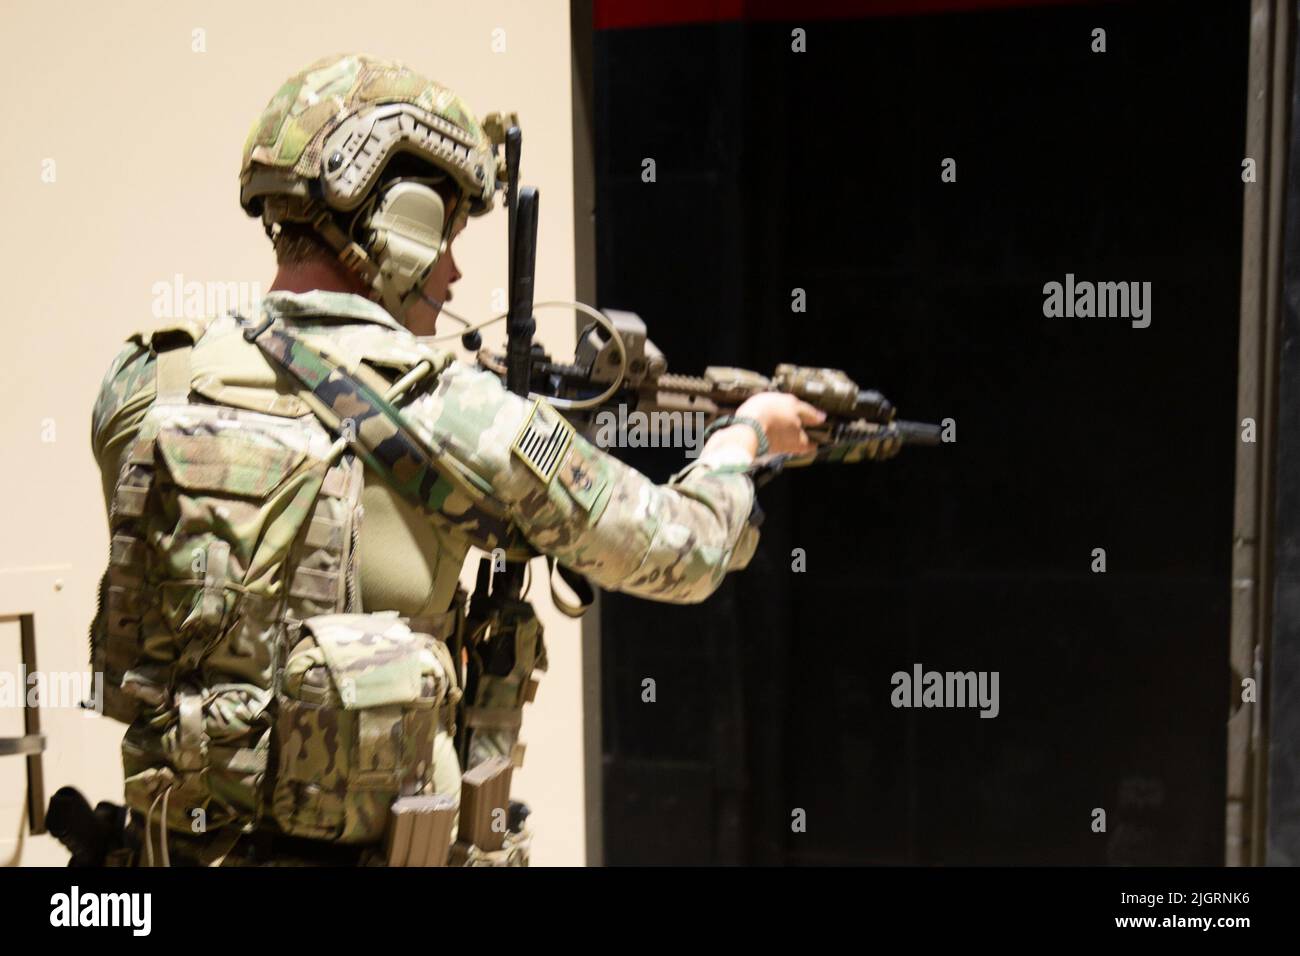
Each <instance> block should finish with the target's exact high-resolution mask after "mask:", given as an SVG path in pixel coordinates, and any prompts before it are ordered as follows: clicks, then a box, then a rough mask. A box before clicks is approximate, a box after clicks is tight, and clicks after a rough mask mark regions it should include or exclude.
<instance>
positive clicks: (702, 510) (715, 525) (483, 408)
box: [403, 363, 758, 603]
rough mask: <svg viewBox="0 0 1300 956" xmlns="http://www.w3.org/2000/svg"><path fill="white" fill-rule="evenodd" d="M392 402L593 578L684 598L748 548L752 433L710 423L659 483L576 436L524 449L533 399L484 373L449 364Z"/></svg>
mask: <svg viewBox="0 0 1300 956" xmlns="http://www.w3.org/2000/svg"><path fill="white" fill-rule="evenodd" d="M403 413H404V415H405V416H406V418H407V419H408V421H410V422H411V424H413V425H414V426H415V427H416V428H418V429H420V430H421V431H422V432H423V433H424V434H423V437H424V438H425V439H426V440H427V441H428V442H429V443H430V444H431V445H432V446H434V447H436V448H440V449H442V450H444V451H445V453H447V454H450V455H452V456H453V457H455V458H456V459H458V460H460V461H461V462H463V463H464V464H465V465H467V466H469V468H470V469H471V470H472V471H474V472H475V473H476V474H477V475H479V476H480V477H482V478H483V479H485V480H486V481H487V482H488V483H489V484H490V485H491V488H492V495H493V497H494V498H496V499H497V500H498V501H500V502H501V503H502V504H504V505H505V506H506V507H507V508H508V509H509V511H510V514H511V516H512V518H513V519H514V520H515V522H516V523H517V524H518V526H519V528H520V529H521V530H522V531H523V533H524V535H525V536H526V537H527V538H528V540H529V541H530V542H531V543H532V545H533V546H534V547H535V548H537V549H538V550H539V551H541V552H543V553H544V554H549V555H552V556H554V557H555V558H556V559H557V560H558V561H559V562H560V563H561V564H563V565H565V566H567V567H569V568H572V569H573V570H575V571H578V572H580V573H582V574H584V575H586V576H587V577H588V578H590V579H591V580H592V581H594V582H595V583H597V584H599V585H600V586H601V587H604V588H607V589H609V590H616V591H624V592H627V593H629V594H635V595H638V596H641V597H646V598H650V599H653V600H658V601H669V602H674V603H693V602H697V601H702V600H704V599H705V598H707V597H708V596H709V595H710V594H712V593H713V592H714V591H715V590H716V589H717V587H718V585H719V584H720V583H721V582H722V579H723V577H724V576H725V575H726V573H727V572H728V571H732V570H736V569H739V568H743V567H745V566H746V565H747V564H748V563H749V560H750V558H751V557H752V556H753V553H754V548H755V545H756V544H757V542H758V530H757V526H756V522H755V515H756V514H757V511H756V509H755V501H754V485H753V482H752V481H751V480H750V478H749V476H748V474H747V469H748V467H749V465H750V464H751V461H752V443H751V445H750V447H749V448H748V449H747V448H746V447H745V446H744V444H743V443H742V442H737V441H727V440H725V439H726V438H727V437H728V436H726V435H723V434H719V435H717V436H715V437H714V439H713V440H711V441H710V442H709V443H708V445H706V447H705V449H704V450H703V451H702V452H701V454H700V456H699V458H697V459H696V460H695V461H694V462H693V463H692V464H691V465H690V466H689V467H687V468H686V469H685V470H684V471H682V472H681V473H679V474H678V475H676V476H674V478H673V479H672V480H671V481H670V482H669V483H668V484H664V485H656V484H655V483H654V482H652V481H651V480H650V479H649V478H647V477H646V476H645V475H643V474H641V473H640V472H638V471H636V470H635V469H633V468H630V467H628V466H627V465H625V464H623V463H622V462H620V461H618V460H617V459H615V458H614V457H613V456H611V455H609V454H607V453H605V452H603V451H601V450H600V449H598V448H596V447H595V446H594V445H592V444H591V443H590V442H588V441H586V440H585V439H583V438H582V437H581V436H579V435H574V436H573V437H572V439H571V441H570V442H569V444H568V447H567V449H566V450H564V451H563V453H562V454H561V455H560V456H559V458H558V460H556V461H550V462H548V461H547V460H546V458H545V453H544V452H543V453H542V456H541V459H540V460H538V459H537V458H534V459H531V460H530V456H529V452H528V449H527V448H526V447H525V448H521V447H518V446H517V444H516V438H517V437H518V436H519V434H520V431H521V429H522V427H523V425H524V423H525V421H526V419H527V418H528V416H529V415H531V414H533V413H534V404H533V403H532V402H530V401H526V400H524V399H522V398H520V397H519V396H517V395H514V394H511V393H510V392H507V391H506V390H505V389H504V388H503V387H502V385H501V383H500V380H499V379H498V378H497V377H496V376H494V375H492V374H490V373H488V372H484V371H482V370H479V369H476V368H471V367H469V366H465V365H461V364H459V363H457V364H454V365H452V366H451V367H449V368H448V369H447V370H446V371H444V372H443V373H442V375H441V376H440V378H439V381H438V384H437V386H436V388H435V389H433V390H432V391H431V392H430V393H428V394H425V395H423V396H421V397H419V398H418V399H416V400H415V401H413V402H411V403H410V404H408V405H406V406H405V407H404V408H403ZM537 414H539V415H542V416H543V417H544V418H545V422H544V423H542V424H543V425H544V427H542V428H541V429H539V430H540V431H543V432H549V431H551V430H552V428H553V426H554V423H555V422H556V421H558V420H559V416H558V413H556V412H555V411H554V410H553V409H550V408H549V406H543V407H541V408H540V410H539V411H538V412H537ZM742 430H743V427H742ZM525 444H526V443H525ZM538 465H540V467H537V466H538ZM539 471H540V472H543V473H544V474H549V475H550V477H549V478H548V477H543V475H542V474H539V473H538V472H539Z"/></svg>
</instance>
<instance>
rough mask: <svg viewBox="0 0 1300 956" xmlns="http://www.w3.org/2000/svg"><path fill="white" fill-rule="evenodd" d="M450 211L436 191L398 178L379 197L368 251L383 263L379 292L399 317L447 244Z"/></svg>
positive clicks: (377, 283) (369, 225)
mask: <svg viewBox="0 0 1300 956" xmlns="http://www.w3.org/2000/svg"><path fill="white" fill-rule="evenodd" d="M446 226H447V209H446V205H445V204H444V203H443V200H442V196H440V195H439V194H438V192H437V190H435V189H432V188H431V187H429V186H427V185H425V184H424V183H419V182H411V181H409V180H399V181H398V182H395V183H393V184H392V185H391V186H389V187H388V188H387V189H385V190H384V192H383V194H382V195H381V196H380V197H379V199H378V202H377V203H376V204H375V211H374V212H373V213H372V214H371V216H370V218H369V221H368V222H366V223H365V224H364V228H365V229H366V230H367V231H368V232H369V233H370V235H371V236H372V237H373V238H372V239H371V241H370V243H369V245H370V248H369V249H368V250H367V251H368V252H369V254H370V255H371V256H372V257H373V258H374V260H375V263H376V265H377V266H378V267H379V271H378V274H377V275H376V276H375V282H374V284H375V291H376V292H378V293H379V295H380V301H381V302H382V303H383V304H384V307H385V308H386V309H388V311H389V312H391V313H392V314H393V315H395V316H397V317H398V318H402V317H403V312H404V311H405V309H406V307H407V306H408V304H409V303H410V302H411V301H413V300H415V299H417V298H418V296H416V295H413V294H412V293H413V292H415V291H418V289H419V288H420V286H421V285H422V284H423V282H424V279H425V277H426V276H427V275H428V274H429V270H430V269H432V268H433V266H434V263H436V262H437V261H438V257H439V256H440V255H441V254H442V250H443V248H444V246H445V242H446Z"/></svg>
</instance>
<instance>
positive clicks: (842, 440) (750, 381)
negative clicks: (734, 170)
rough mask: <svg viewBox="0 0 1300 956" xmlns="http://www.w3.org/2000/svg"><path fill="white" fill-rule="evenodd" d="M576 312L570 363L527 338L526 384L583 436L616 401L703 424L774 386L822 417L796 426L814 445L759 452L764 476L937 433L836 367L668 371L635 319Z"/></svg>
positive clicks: (514, 342) (888, 450) (864, 456)
mask: <svg viewBox="0 0 1300 956" xmlns="http://www.w3.org/2000/svg"><path fill="white" fill-rule="evenodd" d="M542 304H545V303H542ZM570 304H571V305H572V304H574V303H570ZM581 311H583V312H586V313H587V314H588V315H590V316H591V317H592V318H593V319H595V320H596V321H594V322H593V323H592V324H591V325H588V326H587V327H586V328H585V329H584V330H583V332H582V334H581V335H580V336H579V338H578V347H577V349H576V350H575V353H574V359H573V362H571V363H558V362H555V361H553V360H552V359H551V357H550V356H549V355H548V354H546V352H545V351H544V350H543V349H542V348H541V347H540V346H538V345H536V344H534V345H532V348H531V353H530V354H531V369H530V372H529V380H528V381H529V383H528V390H529V391H531V392H532V393H534V394H537V395H542V396H544V397H546V398H547V399H548V400H549V401H550V402H551V404H553V405H554V406H555V407H556V408H557V409H558V410H559V411H560V412H562V413H563V414H564V415H565V416H566V417H567V418H568V419H569V420H570V421H571V422H572V423H573V424H574V425H575V427H577V428H578V429H579V430H580V431H583V432H584V433H585V434H586V435H587V437H588V438H591V437H592V433H593V431H594V426H595V425H596V424H597V422H598V420H599V419H600V417H601V415H602V413H609V412H610V411H611V410H613V409H616V408H618V407H619V406H624V407H625V408H627V409H629V410H633V411H637V412H640V413H642V414H644V415H647V416H650V417H651V420H652V421H661V420H663V419H660V418H659V417H658V416H662V415H664V414H665V413H667V414H668V415H669V416H673V415H678V416H682V415H694V416H698V418H697V421H699V422H700V423H701V425H702V426H707V425H708V424H710V423H711V422H713V421H714V420H716V419H717V418H719V417H721V416H723V415H727V414H730V413H732V412H734V411H735V410H736V408H738V407H739V406H740V404H741V403H743V402H744V401H745V399H747V398H749V397H750V396H751V395H755V394H757V393H759V392H765V391H781V392H789V393H791V394H793V395H795V396H797V397H799V398H801V399H802V400H804V401H805V402H807V403H809V404H810V405H813V406H814V407H816V408H819V409H821V410H822V411H824V412H825V413H826V421H825V422H823V423H822V424H821V425H814V426H808V427H807V428H805V431H806V432H807V434H808V437H809V439H810V440H812V441H813V442H814V443H815V444H816V445H817V446H818V447H817V450H816V451H815V452H813V453H810V454H806V455H800V456H794V455H770V456H767V457H766V458H765V459H763V461H761V462H760V463H759V466H760V473H766V475H767V476H769V477H770V475H771V474H774V473H775V472H776V471H779V470H780V468H782V467H797V466H802V465H809V464H812V463H814V462H834V463H846V464H847V463H853V462H858V461H862V460H883V459H886V458H891V457H893V455H895V454H897V452H898V450H899V448H901V447H902V446H903V445H905V444H906V445H938V444H939V443H940V442H941V440H942V437H941V436H942V429H941V428H940V427H939V426H938V425H930V424H926V423H923V422H911V421H903V420H900V419H898V418H897V417H896V413H895V410H894V406H893V405H892V404H890V402H889V400H888V399H886V398H885V397H884V396H883V395H882V394H880V392H876V391H866V390H862V389H859V388H858V386H857V384H856V383H855V382H854V381H853V380H852V379H850V378H849V377H848V375H846V374H845V373H844V372H842V371H840V370H838V369H830V368H810V367H806V366H799V365H778V366H777V368H776V371H775V373H774V374H773V375H772V376H771V377H770V378H769V377H767V376H764V375H761V374H759V373H758V372H754V371H750V370H749V369H741V368H729V367H721V366H710V367H709V368H706V369H705V370H704V374H703V375H701V376H691V375H678V374H673V373H670V372H669V371H668V361H667V359H666V358H665V357H664V355H663V353H662V352H661V351H660V350H659V349H658V348H657V347H656V346H655V344H654V343H653V342H652V341H650V339H649V338H647V336H646V326H645V322H643V321H642V320H641V318H640V317H639V316H637V315H635V314H634V313H632V312H622V311H618V310H614V309H609V310H606V312H604V313H603V314H602V313H598V312H596V311H595V310H594V309H589V308H588V307H583V308H582V310H581ZM602 320H604V321H603V322H602ZM602 326H603V327H602ZM518 342H519V340H518V338H517V337H515V336H512V337H511V349H512V351H511V352H510V354H509V359H510V360H511V361H513V362H514V363H518V362H519V361H520V360H519V358H518V357H517V356H519V354H520V351H521V350H520V346H519V344H518ZM478 362H479V365H480V366H481V367H483V368H485V369H488V370H490V371H492V372H494V373H496V374H497V375H499V376H501V377H502V378H503V379H505V378H506V377H507V376H508V374H509V373H511V372H513V373H514V374H516V375H518V374H519V373H518V371H517V369H518V364H515V365H514V366H513V367H511V363H510V361H507V357H506V356H503V355H501V354H499V353H493V352H489V351H487V350H486V349H479V350H478ZM516 380H517V379H516ZM512 390H513V389H512ZM702 430H703V429H702V428H701V429H698V430H696V434H697V435H698V434H699V433H700V431H702ZM597 443H598V444H599V442H597Z"/></svg>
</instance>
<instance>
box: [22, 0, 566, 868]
mask: <svg viewBox="0 0 1300 956" xmlns="http://www.w3.org/2000/svg"><path fill="white" fill-rule="evenodd" d="M302 9H304V8H303V7H302V5H292V4H277V3H268V2H265V0H262V2H250V0H235V2H227V3H221V4H217V3H206V4H201V5H199V4H178V3H173V2H133V3H129V4H102V3H93V2H89V0H86V2H80V3H55V2H50V0H38V2H32V0H6V3H5V4H4V6H3V8H2V10H0V75H2V76H3V79H4V84H3V87H2V89H3V90H4V91H5V94H4V100H3V102H2V103H0V128H3V130H4V140H5V143H6V148H5V149H4V150H3V151H0V196H2V197H3V204H2V205H0V208H3V209H4V212H5V218H4V227H3V228H0V262H3V263H4V275H5V277H6V292H5V314H4V316H3V320H2V321H3V326H2V328H3V339H2V340H0V341H3V348H2V349H0V382H2V383H3V386H4V395H3V399H2V400H0V435H3V438H4V444H3V447H4V462H5V467H4V468H0V528H2V529H3V530H2V531H0V541H3V542H4V547H3V548H0V617H2V616H3V615H6V614H16V613H27V612H34V613H35V614H36V615H37V619H36V626H37V639H38V653H39V664H40V666H41V668H42V669H43V670H65V671H73V670H81V669H84V668H85V666H86V661H85V658H86V636H85V635H86V623H87V622H88V621H89V619H90V617H91V614H92V611H93V604H94V587H95V581H96V580H97V577H98V575H99V573H100V570H101V568H102V565H103V563H104V560H105V558H106V552H107V534H106V530H105V521H104V515H103V506H102V503H101V502H100V500H99V488H98V477H97V472H96V469H95V465H94V462H93V460H92V458H91V455H90V451H89V443H88V432H89V419H90V409H91V406H92V404H93V402H94V397H95V394H96V391H97V389H98V386H99V382H100V379H101V377H102V375H103V373H104V370H105V368H106V366H107V364H108V362H109V360H110V359H111V358H112V356H113V355H114V354H115V352H116V351H117V349H118V347H119V345H120V343H121V342H122V340H123V339H124V338H125V337H126V336H127V335H128V334H129V333H130V332H132V331H133V330H135V329H136V328H140V327H145V326H148V325H150V324H152V323H153V322H154V321H155V320H154V318H153V308H154V305H155V288H154V287H155V284H157V283H171V282H172V281H173V278H174V276H175V275H176V274H178V273H179V274H180V275H182V276H183V277H184V279H185V280H186V281H199V282H243V283H247V284H249V285H252V284H255V283H260V285H261V287H262V288H265V286H266V285H267V284H269V282H270V280H271V272H272V266H273V260H272V258H271V255H270V251H269V246H268V245H267V243H266V240H265V237H264V236H263V234H262V231H261V227H260V225H259V224H258V223H257V222H256V221H254V220H251V219H248V218H246V217H245V216H244V214H243V212H242V211H241V210H240V208H239V204H238V187H237V174H238V166H239V149H240V146H241V145H242V143H243V140H244V137H245V135H246V134H247V132H248V129H249V127H250V125H251V124H252V122H253V120H254V118H255V117H256V116H257V114H258V113H259V112H260V110H261V109H262V107H263V105H264V104H265V103H266V101H267V100H268V99H269V98H270V96H271V95H272V93H274V92H275V90H276V88H277V87H278V86H279V84H280V82H281V81H282V80H283V79H284V78H285V77H286V76H288V75H289V74H290V73H293V72H295V71H296V70H298V69H300V68H301V67H302V66H305V65H306V64H307V63H309V62H311V61H312V60H314V59H316V58H318V57H320V56H323V55H326V54H329V53H334V52H341V51H347V50H356V51H363V52H370V53H374V54H376V55H380V56H389V57H395V58H398V59H402V60H405V61H407V62H409V63H410V64H411V65H412V66H414V67H416V68H417V69H420V70H421V71H423V72H425V73H427V74H429V75H430V76H432V77H434V78H435V79H438V80H440V81H442V82H444V83H446V84H448V85H449V86H452V87H453V88H454V89H456V90H457V91H458V92H460V93H461V94H462V95H463V96H464V97H465V98H466V100H467V101H468V102H469V103H470V104H471V105H472V106H473V107H474V108H476V109H477V110H478V111H479V112H480V113H486V112H488V111H490V110H493V109H502V110H511V109H513V110H517V111H518V113H519V115H520V118H521V121H522V126H523V130H524V177H523V178H524V181H525V182H527V183H530V184H533V185H536V186H537V187H539V189H540V190H541V194H542V203H541V225H540V235H541V242H540V243H539V253H538V264H537V291H538V298H539V300H540V299H548V298H571V297H572V292H573V274H574V270H573V216H572V209H573V196H572V156H571V150H572V131H571V109H570V80H569V35H568V6H567V4H566V3H564V2H562V0H515V2H500V0H498V2H481V3H473V4H466V3H450V2H443V0H417V2H409V0H389V2H385V3H382V4H374V5H366V4H361V5H357V4H355V3H349V2H342V0H322V2H319V3H317V4H313V5H312V6H311V8H310V9H311V10H312V15H311V16H310V17H304V16H299V15H298V14H297V11H299V10H302ZM371 11H375V13H374V14H373V15H372V14H371ZM196 30H202V31H204V33H203V38H202V39H203V43H204V44H205V46H206V50H205V51H204V52H195V50H194V49H193V47H194V44H195V33H194V31H196ZM503 43H504V50H500V49H499V48H500V47H501V46H502V44H503ZM494 48H495V49H494ZM47 160H53V173H54V181H53V182H44V181H43V179H42V176H43V173H44V174H47V175H48V171H49V166H48V165H47V163H46V161H47ZM456 258H457V261H458V263H459V264H460V266H461V268H462V270H463V271H464V273H465V278H464V279H463V280H462V282H461V283H460V285H459V286H458V287H457V290H456V306H457V307H458V308H459V309H460V310H461V311H463V312H466V313H468V314H470V315H476V316H486V315H489V314H491V310H492V305H493V292H494V289H497V288H500V287H501V286H503V285H504V284H505V223H504V214H502V213H500V212H497V213H494V214H493V215H492V216H490V217H487V218H486V219H483V220H476V221H475V222H474V223H473V224H472V225H471V228H469V229H468V230H467V231H466V232H465V233H464V235H463V237H462V238H461V239H460V241H459V242H458V244H457V256H456ZM539 326H540V331H541V334H542V335H543V336H544V337H545V338H546V341H547V343H548V344H549V345H551V346H552V348H553V349H554V351H556V352H561V353H562V352H564V351H565V350H567V349H571V347H572V340H573V321H572V318H571V317H570V316H569V315H568V314H565V313H558V312H556V313H547V314H544V315H541V316H539ZM502 334H503V333H498V332H493V333H492V334H490V335H487V336H486V341H487V342H488V343H490V344H494V343H496V342H497V341H498V340H499V338H500V336H501V335H502ZM539 570H540V568H534V573H535V576H537V572H538V571H539ZM533 594H534V596H535V597H537V598H538V603H539V605H540V606H541V610H542V614H543V617H544V620H545V623H546V627H547V637H548V646H549V650H550V660H551V672H550V674H549V675H548V677H547V679H546V681H545V682H544V683H543V686H542V688H541V691H540V692H539V695H538V700H537V703H535V704H533V705H530V707H529V710H528V712H527V714H526V721H525V725H524V736H525V738H526V739H527V741H528V743H529V748H528V759H527V762H526V765H525V767H524V769H523V770H522V771H520V772H519V773H518V774H517V775H516V784H515V788H514V789H515V793H516V794H517V795H519V796H521V797H523V798H524V799H527V800H528V801H529V802H530V803H531V804H532V806H533V810H534V817H533V823H534V825H535V829H536V830H537V831H538V836H537V839H536V842H535V857H534V859H535V862H536V863H539V864H561V865H576V864H581V863H582V862H583V860H584V847H583V766H582V708H581V699H582V697H581V684H580V679H579V677H580V667H581V653H580V651H581V648H580V644H579V636H578V628H577V627H576V626H575V625H573V624H572V623H571V622H569V621H567V620H564V619H562V618H558V616H557V615H556V614H555V613H554V612H553V611H552V610H551V608H550V602H549V598H548V597H547V596H546V589H545V588H544V587H541V586H538V587H535V588H534V589H533ZM17 635H18V629H17V625H15V624H5V623H0V672H3V671H10V672H12V671H14V670H15V669H16V661H17V653H18V636H17ZM15 721H17V724H15ZM20 724H21V718H20V715H18V714H16V713H15V712H14V711H12V710H10V711H8V712H0V735H3V734H5V733H8V732H9V731H10V730H11V729H12V728H13V727H14V726H16V725H20ZM45 726H46V729H47V734H48V736H49V738H50V751H49V754H48V756H47V758H46V784H47V789H48V791H49V792H52V791H53V790H54V789H55V788H57V787H59V786H61V785H63V784H67V783H72V784H75V785H77V786H79V787H81V788H82V790H83V791H84V792H86V793H87V794H88V795H89V796H90V797H91V798H92V800H95V799H114V800H120V799H121V777H120V768H119V765H118V756H117V745H118V741H119V739H120V736H121V727H120V725H117V724H114V723H112V722H111V721H108V720H103V719H98V718H94V717H91V718H87V717H86V716H84V715H83V714H81V713H79V712H77V711H71V710H68V711H51V712H49V713H47V714H45ZM21 780H22V762H21V760H20V759H19V758H14V757H9V758H0V862H3V861H4V860H6V859H8V858H9V857H10V856H11V855H12V853H13V850H14V840H13V836H14V835H15V834H16V832H17V827H18V821H19V813H20V810H21V800H22V785H21ZM64 858H65V857H64V855H63V854H62V852H61V850H60V849H59V848H58V847H57V845H56V844H52V843H51V842H50V838H49V837H42V838H38V839H36V840H30V841H28V843H27V846H26V848H25V851H24V854H23V862H24V863H27V864H36V863H48V862H60V861H61V860H62V859H64Z"/></svg>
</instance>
